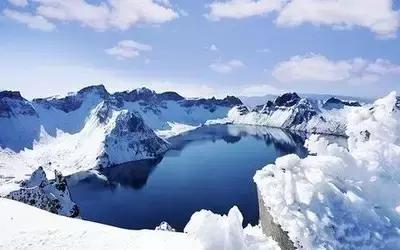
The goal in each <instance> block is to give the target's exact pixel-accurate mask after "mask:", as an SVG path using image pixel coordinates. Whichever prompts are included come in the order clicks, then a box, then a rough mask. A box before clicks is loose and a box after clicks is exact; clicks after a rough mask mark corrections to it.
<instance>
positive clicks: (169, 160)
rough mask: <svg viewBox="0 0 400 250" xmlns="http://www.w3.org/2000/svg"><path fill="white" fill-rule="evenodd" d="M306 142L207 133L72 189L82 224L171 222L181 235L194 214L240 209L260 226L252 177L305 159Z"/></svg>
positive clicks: (275, 132)
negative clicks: (283, 160)
mask: <svg viewBox="0 0 400 250" xmlns="http://www.w3.org/2000/svg"><path fill="white" fill-rule="evenodd" d="M303 138H304V137H303V136H301V135H297V134H293V133H289V132H287V131H283V130H280V129H272V128H262V127H251V126H234V125H227V126H225V125H224V126H210V127H202V128H200V129H197V130H195V131H192V132H188V133H186V134H184V135H182V136H179V137H176V138H174V139H171V140H170V141H171V143H172V146H173V148H172V149H171V150H170V151H168V152H167V153H166V154H165V156H164V157H163V158H161V159H158V160H151V161H140V162H133V163H128V164H123V165H120V166H116V167H113V168H109V169H105V170H101V171H99V172H97V171H88V172H82V173H78V174H74V175H72V176H70V177H68V184H69V188H70V192H71V196H72V199H73V200H74V201H75V202H76V203H77V204H78V206H79V207H80V209H81V216H82V218H83V219H85V220H90V221H95V222H100V223H104V224H109V225H114V226H118V227H123V228H129V229H154V228H155V227H156V226H158V225H159V224H160V223H161V222H162V221H167V222H168V223H169V224H170V225H171V226H172V227H174V228H175V229H177V230H178V231H182V230H183V228H184V227H185V225H186V224H187V222H188V221H189V219H190V217H191V215H192V214H193V213H194V212H196V211H199V210H201V209H208V210H211V211H213V212H215V213H219V214H226V213H227V212H228V211H229V209H230V208H231V207H232V206H235V205H237V206H238V207H239V209H240V211H241V212H242V214H243V216H244V225H247V224H248V223H251V224H253V225H255V224H258V203H257V191H256V186H255V184H254V182H253V176H254V174H255V172H256V171H257V170H258V169H261V168H263V167H264V166H265V165H267V164H270V163H274V162H275V159H276V158H277V157H280V156H283V155H286V154H289V153H295V154H298V155H300V156H302V157H303V156H305V155H306V153H307V151H306V149H305V148H304V147H303V143H304V139H303Z"/></svg>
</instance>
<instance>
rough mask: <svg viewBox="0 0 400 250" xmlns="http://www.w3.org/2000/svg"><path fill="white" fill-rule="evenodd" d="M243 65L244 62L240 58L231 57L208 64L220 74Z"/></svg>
mask: <svg viewBox="0 0 400 250" xmlns="http://www.w3.org/2000/svg"><path fill="white" fill-rule="evenodd" d="M242 67H244V63H243V62H242V61H240V60H237V59H233V60H230V61H228V62H216V63H212V64H210V68H211V69H212V70H214V71H215V72H218V73H221V74H228V73H231V72H232V71H233V70H235V69H239V68H242Z"/></svg>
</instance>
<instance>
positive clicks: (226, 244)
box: [184, 206, 279, 250]
mask: <svg viewBox="0 0 400 250" xmlns="http://www.w3.org/2000/svg"><path fill="white" fill-rule="evenodd" d="M242 223H243V216H242V214H241V213H240V211H239V209H238V208H237V207H236V206H235V207H233V208H231V210H230V211H229V213H228V215H223V216H221V215H218V214H214V213H212V212H211V211H208V210H201V211H199V212H196V213H194V214H193V215H192V218H191V219H190V221H189V223H188V224H187V225H186V227H185V229H184V232H186V233H188V234H189V235H192V236H194V237H196V238H197V239H199V240H200V241H201V242H202V243H203V244H204V248H205V249H207V250H208V249H210V250H211V249H229V250H245V249H249V250H250V249H251V250H256V249H271V250H272V249H279V247H278V245H277V243H276V242H274V241H272V240H271V239H269V238H267V237H265V236H264V235H263V234H262V232H261V228H259V227H257V226H256V227H252V226H251V225H249V226H247V227H246V228H245V229H243V227H242Z"/></svg>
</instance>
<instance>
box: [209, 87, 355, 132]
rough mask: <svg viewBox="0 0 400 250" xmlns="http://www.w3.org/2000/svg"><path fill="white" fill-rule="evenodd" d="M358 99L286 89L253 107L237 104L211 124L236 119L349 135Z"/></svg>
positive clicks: (251, 122)
mask: <svg viewBox="0 0 400 250" xmlns="http://www.w3.org/2000/svg"><path fill="white" fill-rule="evenodd" d="M360 106H361V105H360V104H359V103H358V102H351V101H342V100H340V99H337V98H334V97H332V98H330V99H328V100H326V101H321V100H313V99H309V98H301V97H300V96H299V95H297V94H296V93H286V94H283V95H281V96H279V97H277V98H276V99H275V100H274V101H267V103H266V104H264V105H259V106H256V107H254V108H253V109H251V110H250V109H249V108H248V107H246V106H243V105H242V106H237V107H235V108H233V109H232V110H230V111H229V113H228V116H227V117H226V118H225V119H220V120H214V121H208V123H207V124H215V123H233V124H247V125H259V126H270V127H279V128H285V129H290V130H296V131H304V132H311V133H320V134H332V135H345V131H346V117H347V113H348V112H349V111H350V110H352V109H355V108H357V107H360Z"/></svg>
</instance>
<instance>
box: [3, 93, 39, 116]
mask: <svg viewBox="0 0 400 250" xmlns="http://www.w3.org/2000/svg"><path fill="white" fill-rule="evenodd" d="M17 115H29V116H37V113H36V111H35V109H34V108H33V107H32V105H31V104H30V103H29V102H28V101H27V100H26V99H24V98H23V97H22V96H21V93H20V92H18V91H1V92H0V117H7V118H10V117H11V116H17Z"/></svg>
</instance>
